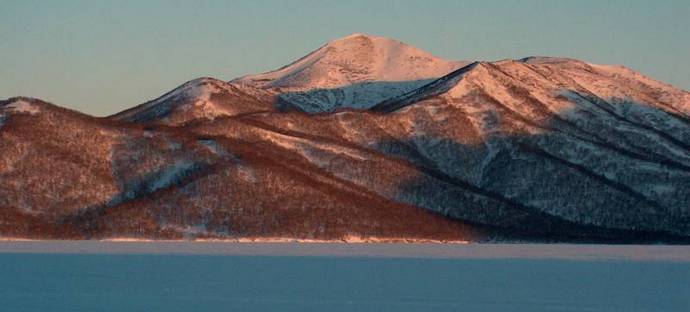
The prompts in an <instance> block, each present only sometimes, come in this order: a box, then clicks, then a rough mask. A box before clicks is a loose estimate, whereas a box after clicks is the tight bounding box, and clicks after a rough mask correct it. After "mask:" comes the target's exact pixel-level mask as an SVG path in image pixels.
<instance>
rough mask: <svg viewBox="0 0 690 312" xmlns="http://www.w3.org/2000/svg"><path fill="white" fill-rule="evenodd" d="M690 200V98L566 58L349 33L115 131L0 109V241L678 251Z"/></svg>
mask: <svg viewBox="0 0 690 312" xmlns="http://www.w3.org/2000/svg"><path fill="white" fill-rule="evenodd" d="M372 51H374V52H377V51H378V52H380V53H378V52H377V53H370V52H372ZM381 51H383V52H381ZM401 51H402V52H401ZM358 53H360V54H363V55H366V57H359V54H358ZM334 55H335V56H334ZM343 55H345V56H343ZM353 56H358V57H353ZM387 56H391V57H390V58H387ZM411 56H412V59H409V57H411ZM381 57H383V58H384V60H380V59H378V58H381ZM415 57H419V58H415ZM402 60H407V61H402ZM389 61H390V62H389ZM415 62H416V63H415ZM372 64H373V65H372ZM382 64H383V65H382ZM399 64H404V66H402V67H400V66H398V67H396V66H397V65H399ZM302 65H304V66H302ZM360 65H361V66H360ZM393 67H395V70H392V69H391V68H393ZM262 75H263V76H262ZM252 77H253V78H252ZM257 77H258V78H257ZM396 77H398V78H400V79H412V80H407V81H406V82H405V83H401V81H387V80H382V79H397V78H396ZM269 78H270V79H269ZM415 79H416V80H415ZM402 81H404V80H402ZM272 83H274V84H272ZM270 84H272V85H270ZM324 87H325V88H324ZM358 99H366V101H363V102H357V101H358ZM54 166H58V167H56V168H54ZM60 166H62V167H64V168H65V169H64V170H63V169H59V168H61V167H60ZM688 190H690V93H688V92H687V91H685V90H681V89H676V88H674V87H673V86H671V85H668V84H665V83H662V82H658V81H656V80H653V79H651V78H648V77H645V76H643V75H641V74H639V73H636V72H634V71H632V70H630V69H627V68H625V67H621V66H614V65H596V64H590V63H586V62H582V61H579V60H574V59H567V58H553V57H526V58H523V59H518V60H501V61H497V62H483V61H481V62H472V63H470V62H453V61H446V60H441V59H438V58H435V57H433V56H432V55H430V54H428V53H426V52H423V51H421V50H418V49H416V48H413V47H409V46H407V45H405V44H403V43H401V42H398V41H395V40H392V39H386V38H382V37H375V36H370V35H363V34H354V35H352V36H348V37H346V38H343V39H340V40H334V41H331V42H329V43H328V44H326V45H324V46H322V47H321V48H319V49H317V50H315V51H314V52H312V53H310V54H308V55H307V56H305V57H303V58H301V59H299V60H297V61H295V62H293V63H291V64H289V65H287V66H284V67H282V68H281V69H278V70H276V71H273V72H269V73H266V74H260V75H250V76H244V77H240V78H238V79H235V80H232V81H230V82H225V81H221V80H217V79H213V78H209V77H203V78H199V79H194V80H191V81H189V82H187V83H185V84H182V85H181V86H179V87H178V88H176V89H173V90H172V91H170V92H168V93H166V94H164V95H162V96H161V97H159V98H157V99H154V100H151V101H149V102H146V103H144V104H141V105H139V106H136V107H133V108H131V109H128V110H125V111H123V112H120V113H118V114H115V115H113V116H110V117H105V118H95V117H90V116H87V115H83V114H80V113H78V112H74V111H69V110H64V111H63V110H61V109H60V108H58V107H53V106H52V105H51V104H48V103H45V102H42V101H40V100H36V99H30V98H12V99H10V100H6V101H3V102H0V235H5V236H10V235H14V236H28V237H39V238H40V237H55V238H107V237H121V236H133V237H142V238H166V239H169V238H173V239H179V238H187V239H189V238H195V237H196V238H221V239H225V238H238V237H262V236H263V237H292V238H296V239H333V240H339V239H343V238H344V237H353V236H354V237H362V238H376V237H379V238H380V237H386V238H393V239H395V238H401V239H405V238H407V239H422V240H435V241H458V240H460V241H463V240H464V241H487V240H523V239H526V240H539V241H587V242H656V241H663V242H671V243H672V242H685V243H687V242H690V191H688Z"/></svg>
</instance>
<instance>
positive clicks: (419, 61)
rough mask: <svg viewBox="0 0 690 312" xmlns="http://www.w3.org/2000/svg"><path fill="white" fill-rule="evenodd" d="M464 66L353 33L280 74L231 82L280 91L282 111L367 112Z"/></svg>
mask: <svg viewBox="0 0 690 312" xmlns="http://www.w3.org/2000/svg"><path fill="white" fill-rule="evenodd" d="M467 63H468V62H460V61H447V60H444V59H441V58H438V57H434V56H433V55H431V54H429V53H427V52H425V51H422V50H419V49H417V48H415V47H412V46H410V45H407V44H404V43H402V42H400V41H397V40H392V39H388V38H383V37H377V36H369V35H365V34H353V35H350V36H347V37H345V38H341V39H338V40H334V41H331V42H329V43H328V44H326V45H324V46H322V47H321V48H319V49H317V50H316V51H313V52H311V53H309V54H308V55H307V56H305V57H303V58H300V59H299V60H297V61H295V62H293V63H291V64H290V65H287V66H285V67H282V68H280V69H278V70H275V71H271V72H267V73H263V74H258V75H249V76H244V77H241V78H238V79H235V80H233V81H232V82H235V83H241V84H246V85H250V86H254V87H258V88H264V89H269V90H270V89H279V90H280V93H281V95H280V97H279V98H280V100H281V106H282V107H283V108H284V109H288V108H292V109H298V110H301V111H304V112H308V113H320V112H332V111H335V110H336V109H341V108H356V109H366V108H369V107H371V106H372V105H374V104H376V103H378V102H380V101H383V100H385V99H387V98H390V97H392V96H396V95H400V94H403V93H405V92H408V91H411V90H413V89H416V88H418V87H420V86H422V85H424V84H426V83H429V82H430V81H432V80H434V79H437V78H439V77H442V76H444V75H446V74H448V73H450V72H451V71H453V70H455V69H457V68H460V67H462V66H464V65H466V64H467Z"/></svg>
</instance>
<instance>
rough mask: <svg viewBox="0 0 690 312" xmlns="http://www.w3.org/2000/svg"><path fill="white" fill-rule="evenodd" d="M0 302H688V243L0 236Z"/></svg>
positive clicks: (305, 306)
mask: <svg viewBox="0 0 690 312" xmlns="http://www.w3.org/2000/svg"><path fill="white" fill-rule="evenodd" d="M0 311H690V247H684V246H669V247H665V246H603V245H600V246H597V245H469V246H458V245H438V244H437V245H433V244H431V245H425V244H419V245H395V244H370V245H345V244H308V245H304V244H302V245H300V244H232V243H215V244H212V243H206V244H199V243H103V242H2V243H0Z"/></svg>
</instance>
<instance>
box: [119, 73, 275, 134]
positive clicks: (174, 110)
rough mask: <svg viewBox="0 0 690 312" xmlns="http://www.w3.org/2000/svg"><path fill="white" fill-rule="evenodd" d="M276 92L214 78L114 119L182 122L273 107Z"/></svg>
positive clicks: (191, 83) (187, 85)
mask: <svg viewBox="0 0 690 312" xmlns="http://www.w3.org/2000/svg"><path fill="white" fill-rule="evenodd" d="M274 101H275V95H274V94H273V93H272V92H269V91H265V90H261V89H256V88H253V87H251V86H246V85H239V84H231V83H227V82H224V81H221V80H218V79H213V78H199V79H194V80H192V81H189V82H186V83H184V84H183V85H181V86H179V87H177V88H176V89H174V90H172V91H170V92H168V93H166V94H164V95H163V96H161V97H159V98H157V99H155V100H152V101H149V102H146V103H144V104H141V105H139V106H136V107H133V108H131V109H128V110H126V111H123V112H120V113H118V114H115V115H113V116H111V117H110V118H112V119H113V120H119V121H127V122H139V123H153V124H165V125H181V124H184V123H187V122H191V121H194V120H204V119H213V118H217V117H220V116H233V115H239V114H248V113H255V112H262V111H270V110H272V109H273V106H274Z"/></svg>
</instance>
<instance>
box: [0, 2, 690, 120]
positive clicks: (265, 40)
mask: <svg viewBox="0 0 690 312" xmlns="http://www.w3.org/2000/svg"><path fill="white" fill-rule="evenodd" d="M353 32H364V33H369V34H374V35H380V36H386V37H391V38H395V39H398V40H401V41H404V42H407V43H409V44H412V45H414V46H417V47H419V48H422V49H424V50H427V51H429V52H431V53H433V54H435V55H438V56H440V57H444V58H449V59H462V60H497V59H504V58H520V57H524V56H529V55H548V56H567V57H574V58H578V59H582V60H586V61H590V62H594V63H607V64H623V65H626V66H628V67H631V68H633V69H635V70H638V71H640V72H642V73H644V74H646V75H649V76H651V77H653V78H656V79H659V80H662V81H665V82H669V83H671V84H673V85H675V86H677V87H680V88H683V89H685V90H689V89H690V61H689V58H690V1H688V0H679V1H673V0H665V1H634V0H621V1H584V0H580V1H526V0H523V1H508V0H504V1H457V0H455V1H452V0H451V1H441V0H437V1H402V0H396V1H371V0H369V1H366V0H365V1H353V0H349V1H342V0H341V1H267V0H265V1H259V0H253V1H142V0H137V1H125V0H122V1H95V0H89V1H68V0H59V1H58V0H52V1H51V0H45V1H27V0H0V98H7V97H10V96H15V95H26V96H33V97H38V98H42V99H44V100H47V101H50V102H53V103H55V104H58V105H62V106H66V107H69V108H73V109H77V110H80V111H83V112H86V113H90V114H95V115H107V114H111V113H115V112H117V111H119V110H122V109H125V108H128V107H131V106H134V105H137V104H140V103H142V102H144V101H146V100H149V99H152V98H155V97H157V96H159V95H161V94H163V93H165V92H167V91H169V90H170V89H173V88H174V87H176V86H177V85H179V84H181V83H183V82H185V81H187V80H190V79H193V78H197V77H201V76H211V77H215V78H219V79H224V80H229V79H232V78H234V77H237V76H241V75H243V74H248V73H256V72H263V71H267V70H271V69H274V68H277V67H280V66H282V65H285V64H287V63H289V62H291V61H293V60H294V59H296V58H298V57H301V56H303V55H304V54H306V53H308V52H310V51H311V50H314V49H316V48H318V47H319V46H321V45H322V44H324V43H325V42H327V41H329V40H332V39H335V38H339V37H342V36H345V35H348V34H350V33H353Z"/></svg>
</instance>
